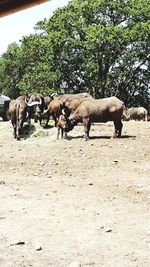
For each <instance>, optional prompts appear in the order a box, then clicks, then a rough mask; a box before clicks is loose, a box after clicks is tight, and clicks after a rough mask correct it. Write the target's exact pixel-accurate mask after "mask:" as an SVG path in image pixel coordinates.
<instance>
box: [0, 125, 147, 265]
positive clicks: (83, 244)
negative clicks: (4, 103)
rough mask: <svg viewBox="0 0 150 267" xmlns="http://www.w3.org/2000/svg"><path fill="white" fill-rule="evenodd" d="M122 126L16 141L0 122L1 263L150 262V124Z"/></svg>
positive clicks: (46, 132)
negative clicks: (118, 134) (118, 133)
mask: <svg viewBox="0 0 150 267" xmlns="http://www.w3.org/2000/svg"><path fill="white" fill-rule="evenodd" d="M123 124H124V125H123V132H122V138H121V139H112V138H111V135H112V133H113V124H112V123H106V124H94V125H92V128H91V132H90V136H91V139H90V140H89V141H87V142H86V141H84V139H83V126H82V125H79V126H76V127H75V128H74V129H73V130H72V131H71V132H70V133H69V134H68V140H64V139H63V140H56V135H57V129H56V128H55V127H50V128H49V129H43V128H42V127H40V126H39V125H38V124H34V125H33V126H32V128H31V132H30V135H26V136H25V137H23V138H22V140H21V141H16V140H15V139H14V138H13V135H12V126H11V123H10V121H8V122H2V121H1V122H0V266H2V267H29V266H33V267H47V266H52V267H68V266H71V265H70V264H73V263H75V262H76V264H75V265H74V266H80V264H81V266H82V267H87V266H90V267H101V266H105V267H149V266H150V205H149V204H150V135H149V134H150V123H149V122H143V121H140V122H139V121H138V122H136V121H129V122H123Z"/></svg>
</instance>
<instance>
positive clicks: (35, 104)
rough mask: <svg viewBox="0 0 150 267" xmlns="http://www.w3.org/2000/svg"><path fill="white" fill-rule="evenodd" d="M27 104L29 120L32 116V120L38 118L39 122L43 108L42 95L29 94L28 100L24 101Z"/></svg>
mask: <svg viewBox="0 0 150 267" xmlns="http://www.w3.org/2000/svg"><path fill="white" fill-rule="evenodd" d="M26 104H27V106H28V113H29V122H30V121H31V119H32V118H34V122H37V121H38V120H39V122H40V124H41V122H42V113H43V111H44V109H45V103H44V97H43V96H42V95H40V94H35V95H31V97H30V99H29V101H28V102H26Z"/></svg>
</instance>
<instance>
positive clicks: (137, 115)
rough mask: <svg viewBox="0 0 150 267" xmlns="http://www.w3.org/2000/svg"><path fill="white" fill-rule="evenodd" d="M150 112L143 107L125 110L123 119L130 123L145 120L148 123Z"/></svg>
mask: <svg viewBox="0 0 150 267" xmlns="http://www.w3.org/2000/svg"><path fill="white" fill-rule="evenodd" d="M147 114H148V112H147V110H146V109H145V108H143V107H132V108H128V109H124V111H123V115H122V118H123V120H126V121H129V120H143V121H147V120H148V116H147Z"/></svg>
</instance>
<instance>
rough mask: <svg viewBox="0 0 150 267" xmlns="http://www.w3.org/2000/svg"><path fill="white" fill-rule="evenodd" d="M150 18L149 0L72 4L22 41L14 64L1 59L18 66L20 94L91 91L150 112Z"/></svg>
mask: <svg viewBox="0 0 150 267" xmlns="http://www.w3.org/2000/svg"><path fill="white" fill-rule="evenodd" d="M149 14H150V5H149V1H148V0H95V1H91V0H71V1H70V2H69V4H68V6H66V7H64V8H60V9H57V10H56V11H55V12H54V14H53V16H52V17H50V18H49V19H48V20H44V21H39V22H37V24H36V25H35V34H33V35H30V36H28V37H27V36H24V37H23V38H22V40H21V45H20V46H19V47H18V48H17V49H18V50H17V57H16V58H15V57H14V59H13V61H14V62H13V61H12V62H11V63H10V61H9V57H10V55H9V50H8V51H7V52H6V54H5V55H4V56H2V59H5V60H4V61H5V64H6V65H8V62H7V60H8V61H9V64H10V65H11V66H10V67H11V68H13V67H15V68H17V70H16V72H17V73H18V76H17V77H18V78H17V79H16V80H15V79H14V78H13V81H14V82H15V85H14V88H15V90H19V92H20V93H26V92H34V91H38V92H40V93H43V94H47V93H49V92H50V91H51V90H55V91H58V92H82V91H88V92H90V93H91V94H93V96H95V97H96V98H101V97H107V96H111V95H116V96H118V97H119V98H121V99H122V100H123V101H124V102H125V104H126V105H128V106H129V105H141V104H142V105H144V106H145V107H146V108H149V106H150V100H149V99H150V98H149V84H150V83H149V59H150V56H149V50H150V49H149V48H150V47H149V39H150V36H149V33H150V23H149V20H150V15H149ZM7 54H8V55H7ZM6 55H7V56H6ZM6 58H7V59H6ZM2 61H3V60H2ZM16 63H17V65H16ZM5 64H4V63H3V62H2V64H1V63H0V66H1V67H0V78H1V77H2V76H3V75H4V74H5V70H4V65H5ZM13 64H14V65H13ZM6 69H7V68H6ZM12 73H13V72H12ZM12 73H11V72H9V75H8V73H7V71H6V74H7V75H6V77H7V78H8V80H12ZM4 76H5V75H4ZM15 77H16V76H15Z"/></svg>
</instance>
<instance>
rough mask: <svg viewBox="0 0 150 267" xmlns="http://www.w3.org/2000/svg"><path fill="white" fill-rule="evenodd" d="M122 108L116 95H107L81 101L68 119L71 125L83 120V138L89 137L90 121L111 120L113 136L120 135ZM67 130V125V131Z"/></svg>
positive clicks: (122, 104) (121, 103)
mask: <svg viewBox="0 0 150 267" xmlns="http://www.w3.org/2000/svg"><path fill="white" fill-rule="evenodd" d="M123 108H124V103H123V102H122V101H121V100H119V99H118V98H117V97H108V98H102V99H98V100H93V99H92V100H91V99H89V100H85V101H83V102H81V104H80V105H79V107H78V108H77V109H76V110H75V112H74V113H73V114H71V115H70V117H69V120H70V123H71V124H72V125H76V124H77V123H78V122H83V125H84V132H85V140H88V139H89V131H90V127H91V123H92V122H107V121H113V122H114V127H115V131H114V134H113V137H121V131H122V121H121V118H122V113H123ZM69 130H70V129H69V127H68V129H67V131H69Z"/></svg>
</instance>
